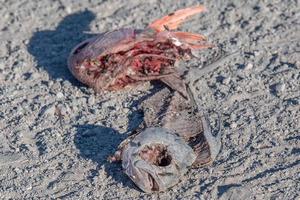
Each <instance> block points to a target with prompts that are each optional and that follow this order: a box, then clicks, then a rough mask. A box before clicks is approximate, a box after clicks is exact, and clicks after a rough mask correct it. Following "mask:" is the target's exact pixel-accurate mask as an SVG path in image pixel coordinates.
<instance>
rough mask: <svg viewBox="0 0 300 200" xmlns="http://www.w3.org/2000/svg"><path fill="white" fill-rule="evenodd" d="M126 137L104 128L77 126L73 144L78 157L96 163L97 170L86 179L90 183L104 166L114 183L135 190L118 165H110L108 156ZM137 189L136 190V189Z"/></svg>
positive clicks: (92, 171)
mask: <svg viewBox="0 0 300 200" xmlns="http://www.w3.org/2000/svg"><path fill="white" fill-rule="evenodd" d="M126 137H127V135H126V134H123V135H122V134H120V133H119V132H117V131H116V130H114V129H112V128H108V127H104V126H96V125H80V126H77V133H76V136H75V138H74V143H75V146H76V148H77V149H79V152H80V156H81V157H83V158H85V159H89V160H92V161H94V162H96V163H97V169H96V170H91V171H90V173H89V176H88V177H87V178H88V180H89V181H91V183H93V179H94V178H95V177H97V176H98V175H99V174H98V172H99V170H100V169H101V168H102V167H103V166H104V168H105V171H106V173H107V174H109V175H110V176H111V177H112V178H113V179H114V180H115V181H116V182H118V183H122V184H123V185H124V186H125V187H129V188H136V187H135V185H134V183H133V182H132V181H131V180H130V179H129V178H128V177H127V176H126V174H125V173H124V172H123V170H122V166H121V164H120V163H110V162H108V161H107V158H108V156H110V155H113V154H114V152H115V151H116V150H117V147H118V145H119V144H120V143H121V142H122V141H123V140H124V139H125V138H126ZM136 189H137V188H136Z"/></svg>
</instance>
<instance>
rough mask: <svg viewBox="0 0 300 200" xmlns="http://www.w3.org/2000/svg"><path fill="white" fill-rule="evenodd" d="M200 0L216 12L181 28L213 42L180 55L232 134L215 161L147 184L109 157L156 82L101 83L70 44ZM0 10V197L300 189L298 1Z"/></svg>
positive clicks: (208, 106) (5, 0)
mask: <svg viewBox="0 0 300 200" xmlns="http://www.w3.org/2000/svg"><path fill="white" fill-rule="evenodd" d="M199 3H201V4H204V5H205V6H206V7H207V8H208V9H209V12H207V13H205V14H200V15H197V16H195V17H193V18H192V20H191V21H189V22H187V23H185V24H184V25H183V26H182V29H181V30H185V31H190V32H196V33H202V34H204V35H206V36H208V38H209V41H210V42H211V43H213V44H215V45H216V47H215V48H213V49H211V50H208V51H203V52H200V53H199V55H198V57H199V59H196V60H193V61H192V62H188V63H182V65H184V66H186V67H188V68H190V69H191V71H195V72H194V73H189V74H188V75H187V80H188V81H189V82H190V84H191V85H192V90H193V91H194V92H195V96H196V100H197V103H198V104H199V105H201V106H202V107H203V108H204V109H205V110H206V111H207V113H208V114H209V116H210V122H211V125H212V127H213V128H214V129H215V130H216V129H217V128H218V123H217V119H218V114H217V113H220V116H221V119H222V123H221V129H222V143H223V145H222V148H221V152H220V154H219V156H218V157H217V159H216V161H215V162H214V164H213V165H212V166H209V167H204V168H200V169H192V170H190V171H189V172H188V173H187V175H186V177H185V178H184V180H182V181H181V182H180V183H179V184H178V185H176V186H175V187H173V188H172V189H170V190H169V191H166V192H164V193H154V194H145V193H143V192H141V191H140V190H139V189H138V188H137V187H136V186H135V185H134V184H133V183H132V181H131V180H130V179H129V178H128V177H126V175H125V174H124V173H123V172H122V169H121V165H120V164H110V163H108V162H107V161H106V158H107V156H108V155H110V154H112V153H113V152H114V151H115V150H116V148H117V146H118V144H119V143H120V142H121V141H122V140H123V139H124V138H126V137H127V135H126V134H127V133H128V132H130V130H132V129H134V128H135V127H136V126H137V124H138V123H139V122H140V121H141V117H142V116H141V112H140V111H139V110H138V109H137V105H138V104H139V102H140V99H141V98H143V97H144V96H145V95H147V94H149V93H150V92H151V89H152V88H155V87H157V86H154V85H151V84H149V83H146V84H144V85H141V86H139V87H137V88H135V89H133V90H126V91H118V92H106V93H103V94H101V95H100V94H95V93H94V92H93V90H92V89H90V88H87V87H85V86H84V85H82V84H80V83H79V82H78V81H76V80H75V79H74V78H73V77H72V75H71V73H70V72H69V71H68V69H67V66H66V60H67V56H68V54H69V52H70V50H71V48H72V47H74V46H75V45H76V44H77V43H79V42H80V41H82V40H84V39H85V38H88V37H90V36H91V35H93V33H100V32H105V31H109V30H113V29H117V28H120V27H124V26H125V27H126V26H127V27H129V26H131V27H137V28H143V27H145V26H146V25H147V24H148V23H149V22H151V21H152V20H154V19H157V18H159V17H161V16H163V15H166V14H168V13H170V12H172V11H174V10H176V9H179V8H183V7H187V6H191V5H195V4H199ZM0 16H1V18H0V133H1V134H0V199H50V198H58V199H140V198H141V199H299V191H300V133H299V130H300V4H299V1H297V0H295V1H283V0H275V1H271V0H270V1H258V0H255V1H246V0H236V1H233V0H232V1H222V0H217V1H208V0H207V1H200V2H199V1H196V0H187V1H172V0H168V1H160V0H157V1H155V0H150V1H146V0H144V1H134V0H131V1H125V0H111V1H106V0H81V1H76V0H57V1H54V0H53V1H50V0H0ZM228 54H229V55H228ZM216 60H218V61H217V62H216ZM202 66H206V68H204V69H205V70H203V71H199V68H201V67H202Z"/></svg>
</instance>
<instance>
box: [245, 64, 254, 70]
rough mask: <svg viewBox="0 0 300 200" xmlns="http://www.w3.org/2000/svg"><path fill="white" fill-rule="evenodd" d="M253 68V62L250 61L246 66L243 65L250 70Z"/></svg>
mask: <svg viewBox="0 0 300 200" xmlns="http://www.w3.org/2000/svg"><path fill="white" fill-rule="evenodd" d="M252 68H253V64H252V63H248V64H247V65H246V66H245V68H244V69H245V70H251V69H252Z"/></svg>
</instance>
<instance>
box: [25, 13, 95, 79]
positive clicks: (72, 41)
mask: <svg viewBox="0 0 300 200" xmlns="http://www.w3.org/2000/svg"><path fill="white" fill-rule="evenodd" d="M94 19H95V15H94V14H93V13H92V12H91V11H88V10H85V11H81V12H77V13H74V14H71V15H68V16H66V17H65V18H64V19H63V20H62V21H61V22H60V23H59V25H58V26H57V27H56V29H55V30H42V31H37V32H36V33H34V35H33V36H32V38H31V39H30V42H29V44H28V51H29V53H30V54H32V55H33V56H34V58H35V59H36V61H37V67H38V68H43V69H45V70H46V71H47V72H48V74H49V76H50V77H51V78H53V79H59V78H61V79H62V80H68V81H70V82H71V83H72V84H79V82H78V81H76V79H75V78H74V77H73V76H72V74H71V73H70V72H69V70H68V67H67V58H68V55H69V53H70V51H71V50H72V48H74V47H75V46H76V44H78V43H79V42H81V41H83V40H85V39H87V38H89V37H92V36H93V35H92V34H86V33H84V31H88V30H89V24H90V23H91V21H93V20H94Z"/></svg>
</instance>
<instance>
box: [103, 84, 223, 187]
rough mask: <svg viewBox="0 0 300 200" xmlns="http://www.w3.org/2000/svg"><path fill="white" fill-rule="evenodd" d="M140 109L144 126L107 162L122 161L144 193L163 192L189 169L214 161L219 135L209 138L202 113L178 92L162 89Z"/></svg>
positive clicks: (128, 173) (123, 143)
mask: <svg viewBox="0 0 300 200" xmlns="http://www.w3.org/2000/svg"><path fill="white" fill-rule="evenodd" d="M166 102H167V104H168V106H165V104H166ZM140 108H141V109H142V110H143V111H144V123H143V124H142V125H141V127H139V128H138V130H137V131H136V133H135V134H133V135H132V136H130V137H129V138H127V139H126V140H125V141H123V142H122V143H121V144H120V146H119V149H118V150H117V151H116V153H115V154H114V155H113V156H111V157H110V158H109V160H110V161H122V166H123V168H124V170H125V173H126V174H127V175H128V176H129V177H130V178H131V179H132V180H133V181H134V182H135V184H136V185H137V186H138V187H139V188H141V189H142V190H143V191H145V192H153V191H164V190H166V189H168V188H170V187H172V186H173V185H175V184H176V183H178V182H179V181H180V179H181V177H182V176H183V175H184V174H185V172H186V171H187V170H188V169H189V168H196V167H200V166H204V165H208V164H211V163H212V161H213V160H214V159H215V158H216V156H217V154H218V152H219V150H220V135H217V136H213V135H212V133H211V131H210V127H209V126H208V123H207V121H206V119H205V117H204V116H203V113H201V112H199V111H198V109H197V106H195V105H192V104H191V102H190V101H186V100H185V99H184V98H182V96H181V95H180V94H179V93H178V92H176V93H173V92H172V91H170V90H169V89H168V88H164V89H162V90H161V91H159V92H157V93H155V94H154V95H153V96H152V97H150V98H149V99H147V100H145V101H144V102H143V103H142V104H141V105H140Z"/></svg>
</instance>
